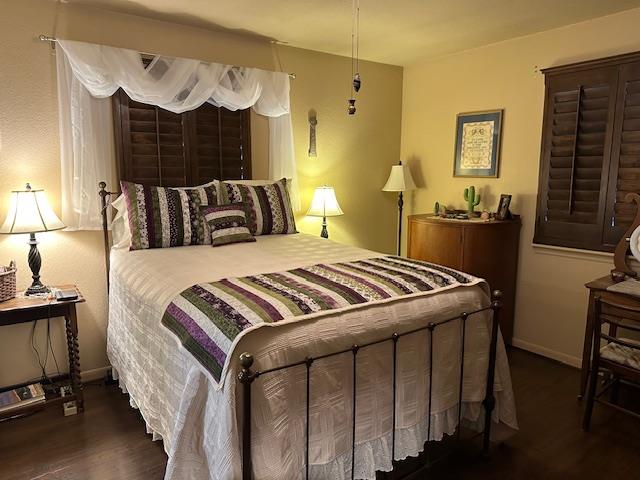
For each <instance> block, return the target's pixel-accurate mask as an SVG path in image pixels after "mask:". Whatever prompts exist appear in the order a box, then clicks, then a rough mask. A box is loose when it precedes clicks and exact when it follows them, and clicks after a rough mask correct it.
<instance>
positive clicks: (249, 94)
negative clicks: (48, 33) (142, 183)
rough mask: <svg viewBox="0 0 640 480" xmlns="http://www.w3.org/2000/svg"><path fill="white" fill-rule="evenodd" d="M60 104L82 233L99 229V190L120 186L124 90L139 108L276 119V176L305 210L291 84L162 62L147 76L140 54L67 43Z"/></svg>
mask: <svg viewBox="0 0 640 480" xmlns="http://www.w3.org/2000/svg"><path fill="white" fill-rule="evenodd" d="M58 43H59V45H60V47H61V48H60V49H59V52H58V55H57V57H58V59H57V69H58V98H59V112H60V113H59V117H60V137H61V160H62V175H63V179H62V192H63V198H62V201H63V202H62V203H63V211H62V215H63V221H64V222H65V224H66V225H67V226H68V227H69V228H70V229H74V230H91V229H99V228H100V226H101V223H100V214H99V209H98V208H97V204H98V202H97V198H96V197H97V195H96V185H97V184H98V182H99V181H100V180H103V179H105V178H106V179H108V180H112V179H113V177H114V175H113V171H112V170H113V167H112V166H113V165H114V163H115V162H114V159H113V157H114V153H113V143H114V142H113V131H112V117H111V115H112V113H111V103H110V101H109V99H108V97H110V96H111V95H113V94H114V93H115V92H116V91H117V90H118V88H122V89H123V90H124V91H125V92H126V93H127V95H129V97H131V98H132V99H133V100H136V101H138V102H143V103H147V104H151V105H157V106H159V107H162V108H164V109H166V110H170V111H172V112H175V113H182V112H185V111H188V110H193V109H195V108H198V107H199V106H200V105H202V104H203V103H205V102H209V103H211V104H213V105H216V106H220V107H225V108H227V109H229V110H239V109H245V108H249V107H252V108H253V109H254V110H255V111H256V113H258V114H260V115H265V116H268V117H269V173H270V176H271V178H273V179H277V178H282V177H287V178H290V179H291V180H292V182H291V186H290V187H291V188H290V193H291V200H292V203H293V207H294V209H295V210H299V209H300V200H299V195H298V185H297V172H296V164H295V156H294V150H293V132H292V126H291V116H290V103H289V87H290V85H289V76H288V74H286V73H282V72H269V71H266V70H260V69H256V68H243V67H233V66H231V65H222V64H219V63H204V62H201V61H199V60H193V59H188V58H173V57H165V56H156V57H154V58H153V60H152V61H151V63H150V64H149V65H148V66H147V67H146V68H145V67H144V65H143V63H142V58H141V55H140V53H138V52H136V51H133V50H127V49H122V48H115V47H108V46H105V45H95V44H90V43H83V42H73V41H69V40H59V41H58Z"/></svg>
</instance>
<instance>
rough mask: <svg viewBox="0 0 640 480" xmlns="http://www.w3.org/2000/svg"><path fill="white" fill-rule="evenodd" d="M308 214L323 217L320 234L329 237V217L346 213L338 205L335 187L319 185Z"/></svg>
mask: <svg viewBox="0 0 640 480" xmlns="http://www.w3.org/2000/svg"><path fill="white" fill-rule="evenodd" d="M307 215H309V216H311V217H322V232H320V236H321V237H322V238H329V231H328V230H327V217H337V216H338V215H344V212H343V211H342V209H341V208H340V205H338V199H337V198H336V192H335V190H334V189H333V187H327V186H323V187H317V188H316V190H315V192H313V199H312V200H311V206H310V207H309V211H308V212H307Z"/></svg>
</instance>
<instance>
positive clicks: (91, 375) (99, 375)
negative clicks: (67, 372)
mask: <svg viewBox="0 0 640 480" xmlns="http://www.w3.org/2000/svg"><path fill="white" fill-rule="evenodd" d="M110 371H111V365H108V366H106V367H100V368H92V369H91V370H83V371H82V372H81V373H80V375H81V376H82V381H83V382H91V381H93V380H101V379H103V378H104V377H106V376H107V373H109V372H110Z"/></svg>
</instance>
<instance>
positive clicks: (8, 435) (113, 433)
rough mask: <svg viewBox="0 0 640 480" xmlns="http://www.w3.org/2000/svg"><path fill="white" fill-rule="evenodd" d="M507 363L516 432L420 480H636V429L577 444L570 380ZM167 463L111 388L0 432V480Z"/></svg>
mask: <svg viewBox="0 0 640 480" xmlns="http://www.w3.org/2000/svg"><path fill="white" fill-rule="evenodd" d="M510 357H511V368H512V375H513V381H514V388H515V394H516V400H517V407H518V417H519V422H520V432H519V433H518V434H517V435H516V436H514V437H512V438H511V439H510V440H508V441H507V442H506V443H505V444H502V445H499V446H497V447H496V448H495V450H494V453H493V455H492V458H491V460H490V461H488V462H483V461H481V460H479V459H477V458H476V457H475V456H474V455H467V454H459V455H457V456H456V457H454V458H450V459H449V460H447V461H446V462H444V463H442V464H439V465H438V466H436V467H434V469H433V470H431V471H430V472H429V473H428V474H426V476H425V478H434V479H438V480H448V479H452V480H453V479H456V480H457V479H471V478H473V479H474V480H481V479H501V480H509V479H528V480H534V479H563V480H564V479H573V478H576V479H578V478H580V479H583V480H584V479H591V478H593V479H601V478H625V479H629V480H631V479H636V478H640V421H638V420H636V419H634V418H631V417H628V416H624V415H623V414H621V413H619V412H616V411H612V410H610V409H607V408H606V407H602V406H600V407H598V406H596V411H595V414H594V419H593V425H592V432H591V433H588V434H585V433H583V432H582V430H581V428H580V422H581V416H582V406H581V404H580V403H578V402H577V401H576V392H577V388H578V387H577V386H578V372H577V371H576V370H574V369H572V368H569V367H566V366H563V365H559V364H557V363H554V362H552V361H549V360H546V359H543V358H540V357H537V356H534V355H531V354H528V353H526V352H522V351H519V350H513V351H512V352H511V353H510ZM165 463H166V455H165V453H164V451H163V449H162V445H161V444H160V443H159V442H152V441H151V437H150V436H148V435H146V434H145V427H144V423H143V422H142V421H141V419H140V417H139V415H138V414H137V412H136V411H135V410H132V409H131V408H130V407H129V402H128V397H127V396H126V395H123V394H121V393H120V391H119V390H118V389H117V388H116V387H114V386H109V387H105V386H101V385H88V386H87V387H86V411H85V412H84V414H82V415H77V416H74V417H67V418H65V417H63V416H62V413H61V411H59V410H57V409H55V410H49V411H45V412H39V413H37V414H35V415H33V416H31V417H27V418H23V419H19V420H13V421H10V422H4V423H0V478H1V479H3V480H18V479H20V480H23V479H38V480H54V479H55V480H62V479H64V480H111V479H113V480H116V479H117V480H122V479H126V480H138V479H139V480H143V479H144V480H154V479H162V477H163V474H164V468H165ZM185 480H186V479H185Z"/></svg>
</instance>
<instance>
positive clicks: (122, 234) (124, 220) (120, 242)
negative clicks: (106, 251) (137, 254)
mask: <svg viewBox="0 0 640 480" xmlns="http://www.w3.org/2000/svg"><path fill="white" fill-rule="evenodd" d="M111 206H112V207H113V208H115V209H116V215H115V217H113V220H112V221H111V247H112V248H129V247H130V246H131V228H130V227H129V213H128V212H127V205H126V204H125V201H124V195H122V194H120V195H119V196H118V198H116V199H115V200H114V201H113V202H111Z"/></svg>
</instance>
